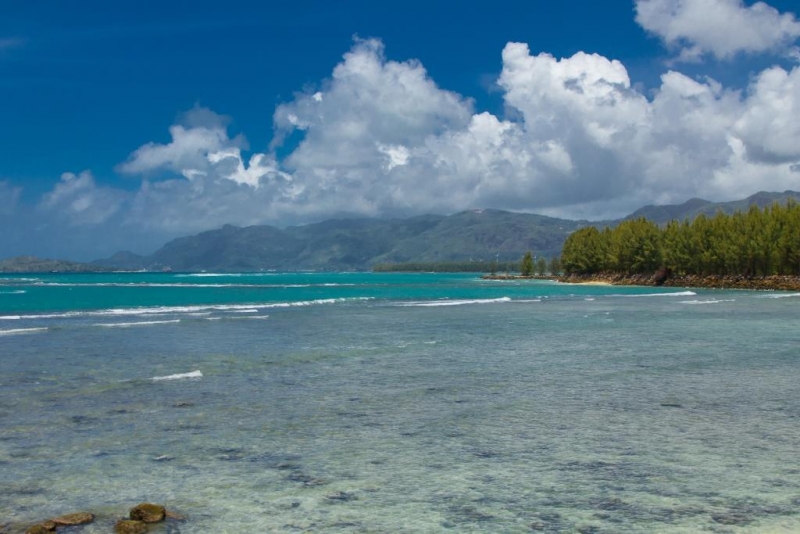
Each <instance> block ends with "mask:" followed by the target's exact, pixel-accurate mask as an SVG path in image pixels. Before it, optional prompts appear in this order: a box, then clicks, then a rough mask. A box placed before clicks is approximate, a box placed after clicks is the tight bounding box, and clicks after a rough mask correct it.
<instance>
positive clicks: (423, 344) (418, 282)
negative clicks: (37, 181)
mask: <svg viewBox="0 0 800 534" xmlns="http://www.w3.org/2000/svg"><path fill="white" fill-rule="evenodd" d="M798 306H800V295H798V294H791V293H778V292H775V293H769V292H768V293H757V292H747V291H722V290H720V291H708V290H706V291H703V290H692V291H689V290H680V289H674V288H671V289H654V288H620V287H601V286H573V285H560V284H555V283H551V282H530V281H527V282H505V283H502V282H485V281H480V280H478V279H476V277H475V276H472V275H400V274H397V275H378V274H313V273H307V274H275V273H270V274H264V275H242V276H212V275H205V276H186V275H174V274H169V275H145V274H125V275H82V276H81V275H73V276H56V275H48V276H38V275H37V276H28V277H23V276H17V277H15V276H6V277H5V278H4V279H2V280H0V472H1V473H2V476H0V525H2V524H4V523H6V524H9V525H10V527H7V528H9V529H10V530H11V531H12V532H13V531H18V530H19V531H21V530H22V529H24V527H25V526H26V525H28V524H31V523H32V522H35V521H37V520H42V519H46V518H48V517H52V516H55V515H58V514H60V513H66V512H71V511H77V510H89V511H93V512H94V513H96V514H97V515H98V518H97V520H96V522H95V523H93V524H92V525H89V526H86V527H84V528H83V529H82V530H81V531H82V532H86V533H94V532H97V533H99V532H109V531H110V530H111V525H112V524H113V522H114V520H115V519H117V518H118V517H121V516H123V515H124V514H125V513H126V510H127V509H128V508H129V507H130V506H132V505H134V504H136V503H138V502H141V501H152V502H158V503H163V504H165V505H167V507H168V508H170V509H173V510H175V511H177V512H179V513H181V514H184V515H186V516H187V518H188V519H187V520H186V521H185V522H174V521H172V522H168V523H165V524H163V525H161V526H159V527H157V528H154V529H153V530H152V532H164V533H166V532H181V533H190V532H231V533H242V532H306V531H308V532H335V531H341V532H447V531H451V532H536V531H540V532H581V533H584V534H585V533H594V532H597V533H600V532H687V533H689V532H720V533H721V532H800V461H798V460H799V458H800V456H799V453H800V445H798V444H800V380H798V379H797V377H798V371H800V361H799V360H798V356H799V351H798V347H800V329H799V328H798ZM156 378H161V379H158V380H157V379H156Z"/></svg>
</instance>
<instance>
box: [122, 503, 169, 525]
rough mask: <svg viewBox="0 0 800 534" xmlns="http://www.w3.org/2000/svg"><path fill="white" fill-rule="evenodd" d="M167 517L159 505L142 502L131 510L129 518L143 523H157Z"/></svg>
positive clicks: (165, 511) (164, 509)
mask: <svg viewBox="0 0 800 534" xmlns="http://www.w3.org/2000/svg"><path fill="white" fill-rule="evenodd" d="M166 515H167V509H166V508H164V507H163V506H161V505H160V504H151V503H148V502H143V503H141V504H137V505H136V506H134V507H133V508H131V512H130V518H131V519H133V520H136V521H144V522H145V523H158V522H159V521H163V520H164V517H165V516H166Z"/></svg>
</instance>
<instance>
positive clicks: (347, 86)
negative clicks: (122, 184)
mask: <svg viewBox="0 0 800 534" xmlns="http://www.w3.org/2000/svg"><path fill="white" fill-rule="evenodd" d="M636 13H637V15H636V17H637V21H638V22H639V23H640V24H641V25H642V27H643V28H644V29H646V30H647V31H649V32H652V33H654V34H655V35H658V36H659V37H660V38H661V39H663V40H664V42H665V43H666V45H667V46H669V47H672V48H674V49H676V50H678V51H679V54H680V57H682V58H684V59H699V58H702V57H705V56H712V57H714V58H717V59H720V60H725V61H732V60H734V59H735V57H736V55H737V54H739V53H773V54H785V53H786V52H787V51H788V50H790V49H791V48H792V47H793V46H795V43H796V40H797V38H798V36H800V23H798V22H797V20H796V19H795V17H794V15H791V14H781V13H778V12H777V11H776V10H774V9H773V8H771V7H769V6H767V5H766V4H762V3H758V4H754V5H752V6H750V7H745V6H744V5H743V4H742V2H740V1H738V0H639V1H637V2H636ZM740 26H741V28H742V31H738V28H739V27H740ZM501 60H502V70H501V73H500V75H499V78H498V79H497V85H498V87H499V88H500V90H501V91H502V97H503V101H504V104H505V110H506V111H505V113H504V114H503V116H498V115H495V114H492V113H489V112H486V111H479V110H476V109H475V104H474V102H473V101H472V99H470V98H469V97H467V96H465V95H460V94H457V93H455V92H453V91H449V90H447V89H445V88H442V87H440V86H439V85H438V84H437V83H436V82H435V80H433V79H432V77H431V76H430V75H429V74H428V72H427V71H426V70H425V68H424V66H423V65H422V64H421V63H420V62H418V61H415V60H407V61H394V60H390V59H387V57H386V53H385V50H384V45H383V43H382V42H381V41H379V40H376V39H370V40H357V41H356V42H355V43H354V45H353V47H352V48H351V49H350V50H349V51H348V52H347V53H345V54H344V56H343V58H342V60H341V62H340V63H339V64H338V65H336V66H335V67H334V69H333V71H332V73H331V75H330V77H329V78H327V79H325V80H323V81H321V82H320V83H319V84H318V86H317V87H314V88H313V89H311V90H308V91H305V92H302V93H298V94H296V95H295V97H294V98H293V99H292V100H291V101H288V102H285V103H283V104H281V105H279V106H278V107H277V108H276V110H275V113H274V117H273V125H272V127H273V132H274V140H273V142H272V144H271V146H270V148H269V149H268V150H266V151H263V152H258V151H255V152H250V151H249V147H248V143H247V140H246V138H245V137H244V136H243V135H241V134H239V135H232V134H231V133H230V132H229V131H228V130H229V121H228V120H227V119H226V118H225V117H223V116H221V115H218V114H216V113H214V112H213V111H211V110H208V109H204V108H195V109H193V110H191V111H189V112H188V113H186V114H185V115H183V116H182V117H181V119H180V120H179V121H178V122H177V123H176V124H174V125H172V126H171V127H170V128H169V133H170V137H171V140H170V141H169V142H167V143H164V144H158V143H152V142H151V143H146V144H144V145H142V146H141V147H139V148H138V149H135V150H134V151H133V152H132V153H131V154H130V156H129V157H128V159H127V160H126V161H124V162H121V163H120V164H119V166H118V167H117V171H118V172H119V173H120V174H122V175H128V176H131V177H136V178H139V179H141V185H140V187H138V189H136V190H133V191H130V190H123V189H115V188H112V187H105V186H103V187H101V186H98V185H97V183H96V181H95V180H94V177H93V176H92V174H91V173H90V172H89V171H84V172H81V173H78V174H72V173H65V174H64V175H62V177H61V179H60V181H59V182H58V183H57V184H56V185H55V186H54V188H53V190H52V191H51V192H49V193H48V194H46V195H45V196H44V197H43V198H42V199H41V201H40V202H39V205H38V208H37V210H38V214H39V216H40V217H41V219H42V220H45V221H51V224H59V225H62V226H67V227H71V228H82V229H83V230H86V229H87V228H89V227H97V228H101V227H102V228H107V229H108V228H111V229H112V230H113V231H117V232H118V233H119V234H120V235H139V236H143V235H146V236H148V239H149V240H150V242H152V243H153V247H155V245H157V244H160V242H161V241H162V240H163V239H165V238H167V237H173V236H177V235H181V234H186V233H190V232H197V231H202V230H205V229H210V228H214V227H218V226H221V225H222V224H226V223H232V224H239V225H249V224H260V223H269V224H279V225H285V224H294V223H302V222H311V221H317V220H321V219H324V218H327V217H331V216H407V215H413V214H419V213H428V212H438V213H452V212H455V211H459V210H463V209H468V208H473V207H495V208H505V209H514V210H525V211H536V212H539V213H546V214H550V215H556V216H562V217H570V218H606V217H615V216H621V215H625V214H627V213H629V212H630V211H632V210H633V209H636V208H638V207H640V206H641V205H643V204H647V203H672V202H682V201H685V200H687V199H688V198H691V197H696V196H699V197H705V198H709V199H714V200H725V199H732V198H737V197H743V196H746V195H749V194H752V193H754V192H756V191H758V190H764V189H766V190H785V189H800V121H797V120H796V119H797V117H798V116H800V67H798V66H792V65H791V63H790V64H789V65H788V66H778V65H776V66H773V67H770V68H768V69H766V70H764V71H762V72H759V73H755V74H754V75H753V76H752V79H751V81H750V83H749V84H748V85H747V86H746V87H744V88H730V87H725V86H723V85H722V84H720V83H719V82H717V81H715V80H713V79H710V78H692V77H689V76H687V75H685V74H682V73H681V72H679V71H677V70H667V71H666V72H664V73H663V74H662V76H661V79H660V84H659V85H658V86H657V87H654V88H652V89H651V90H649V91H647V92H643V91H642V90H640V89H638V88H637V87H636V86H635V85H634V84H633V83H632V81H631V79H630V75H629V73H628V70H627V69H626V67H625V65H624V64H622V63H621V62H620V61H617V60H614V59H611V58H606V57H603V56H600V55H597V54H591V53H585V52H579V53H577V54H575V55H573V56H571V57H566V58H555V57H553V56H552V55H550V54H547V53H544V52H541V53H533V52H531V50H530V49H529V47H528V45H526V44H524V43H508V44H507V45H506V46H505V47H504V49H503V50H502V55H501ZM297 138H299V139H300V141H299V142H296V144H288V145H287V146H286V147H284V149H288V154H287V155H286V156H283V157H281V158H279V157H278V156H277V155H276V151H277V150H278V148H280V147H281V146H282V144H283V143H288V142H289V141H287V140H292V139H297ZM284 151H285V150H284ZM14 191H15V190H14V189H13V188H11V186H10V185H8V184H5V185H4V184H3V183H2V182H0V213H2V211H3V210H4V209H5V210H8V209H13V206H14V205H16V202H17V200H16V198H17V196H18V192H17V193H14ZM15 195H16V196H15ZM3 206H12V207H11V208H8V207H6V208H4V207H3ZM87 235H89V234H88V233H87ZM146 241H147V239H145V240H144V241H142V242H146Z"/></svg>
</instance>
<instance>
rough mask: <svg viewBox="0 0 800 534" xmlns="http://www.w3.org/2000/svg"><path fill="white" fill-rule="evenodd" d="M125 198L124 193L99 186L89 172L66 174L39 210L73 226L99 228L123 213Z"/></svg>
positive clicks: (46, 197) (46, 196) (42, 201)
mask: <svg viewBox="0 0 800 534" xmlns="http://www.w3.org/2000/svg"><path fill="white" fill-rule="evenodd" d="M125 197H126V193H125V192H123V191H121V190H118V189H115V188H111V187H100V186H98V185H97V184H96V183H95V179H94V177H93V176H92V173H91V172H89V171H83V172H82V173H80V174H74V173H71V172H65V173H64V174H62V175H61V180H60V181H59V182H58V183H57V184H56V185H55V187H53V190H52V191H50V192H49V193H47V194H45V195H44V196H43V197H42V200H41V202H40V203H39V209H40V210H42V211H45V212H47V213H49V214H50V215H51V216H54V217H55V218H56V220H65V221H66V222H67V223H68V224H70V225H74V226H80V225H98V224H102V223H104V222H106V221H107V220H108V219H109V218H110V217H112V216H113V215H115V214H116V213H117V212H118V211H119V209H120V208H121V207H122V204H123V202H124V201H125Z"/></svg>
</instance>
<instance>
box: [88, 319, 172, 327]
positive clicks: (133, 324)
mask: <svg viewBox="0 0 800 534" xmlns="http://www.w3.org/2000/svg"><path fill="white" fill-rule="evenodd" d="M179 322H181V320H180V319H170V320H168V321H136V322H133V323H95V324H94V325H93V326H104V327H107V328H115V327H116V328H128V327H129V326H151V325H156V324H170V323H173V324H174V323H179Z"/></svg>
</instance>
